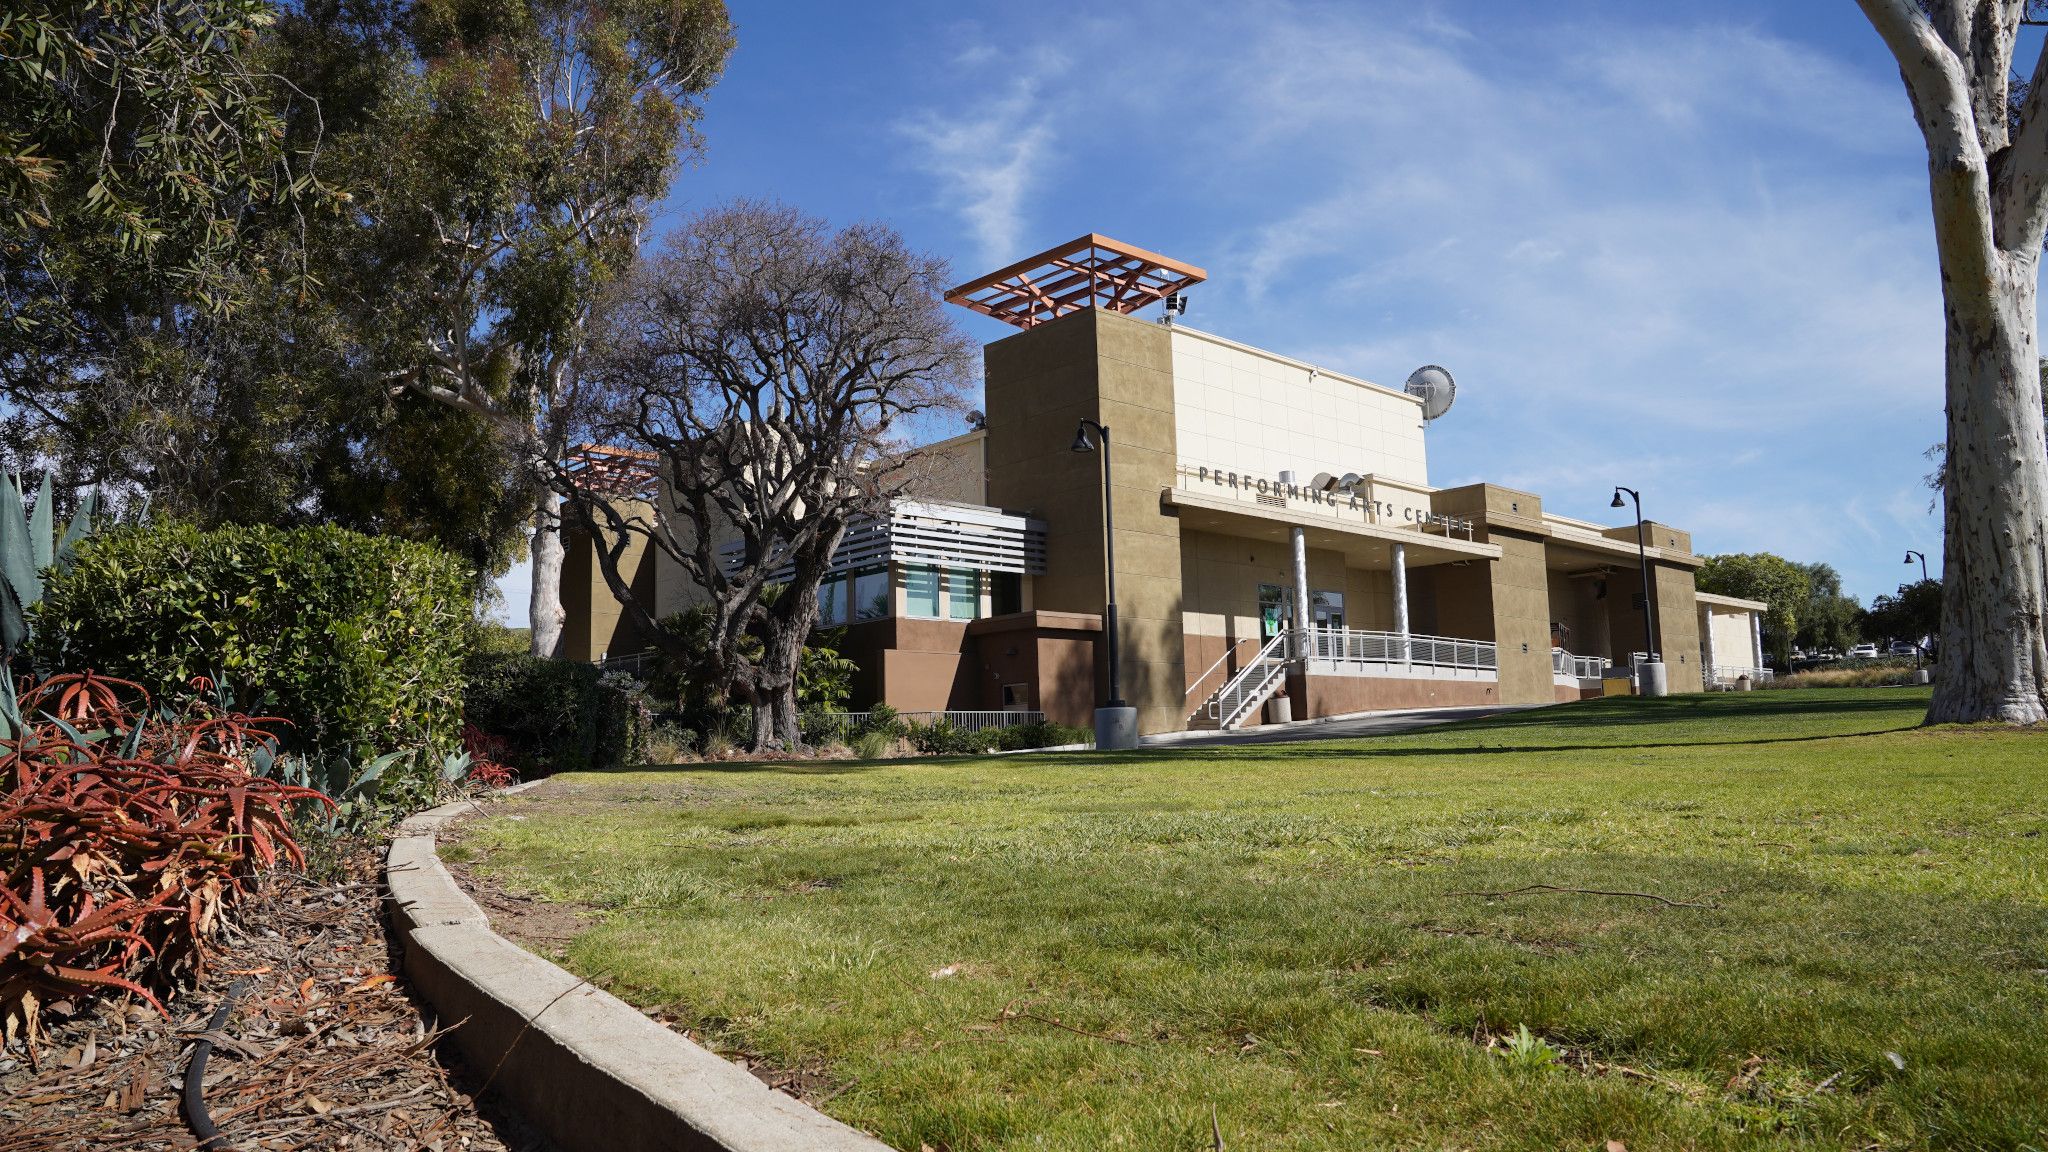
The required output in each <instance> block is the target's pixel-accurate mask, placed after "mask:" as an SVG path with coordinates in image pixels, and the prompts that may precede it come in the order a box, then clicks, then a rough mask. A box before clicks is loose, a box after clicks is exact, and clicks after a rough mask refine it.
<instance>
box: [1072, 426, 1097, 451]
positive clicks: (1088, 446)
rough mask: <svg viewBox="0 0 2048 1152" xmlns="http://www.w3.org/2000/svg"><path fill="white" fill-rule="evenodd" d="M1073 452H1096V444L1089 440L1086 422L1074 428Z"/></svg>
mask: <svg viewBox="0 0 2048 1152" xmlns="http://www.w3.org/2000/svg"><path fill="white" fill-rule="evenodd" d="M1073 450H1074V451H1076V452H1093V451H1095V442H1094V441H1093V440H1090V439H1089V438H1088V423H1087V421H1085V420H1084V421H1082V422H1081V423H1080V424H1078V425H1076V426H1075V428H1074V445H1073Z"/></svg>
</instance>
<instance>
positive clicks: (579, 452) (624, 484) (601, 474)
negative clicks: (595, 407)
mask: <svg viewBox="0 0 2048 1152" xmlns="http://www.w3.org/2000/svg"><path fill="white" fill-rule="evenodd" d="M655 459H656V457H655V455H654V453H652V452H640V451H636V450H634V449H631V448H613V447H609V446H607V445H603V444H578V445H577V446H576V447H575V449H574V450H573V451H571V452H570V453H569V457H568V459H566V460H564V461H563V462H562V464H563V468H564V470H565V471H567V472H568V473H569V475H570V479H571V482H572V483H574V484H575V485H576V487H578V488H581V489H582V490H584V491H585V492H592V493H596V494H598V495H601V496H623V497H629V498H631V499H635V500H652V499H653V498H654V493H655V492H656V490H657V489H658V488H659V484H658V479H659V478H658V477H657V475H656V474H655V471H654V461H655Z"/></svg>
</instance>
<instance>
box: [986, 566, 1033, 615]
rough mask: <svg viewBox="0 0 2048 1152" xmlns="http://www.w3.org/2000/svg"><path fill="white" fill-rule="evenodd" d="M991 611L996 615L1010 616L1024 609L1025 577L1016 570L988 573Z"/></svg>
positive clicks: (989, 606)
mask: <svg viewBox="0 0 2048 1152" xmlns="http://www.w3.org/2000/svg"><path fill="white" fill-rule="evenodd" d="M988 600H989V605H988V608H989V612H990V613H991V614H992V615H996V616H1008V615H1009V614H1010V613H1012V612H1022V611H1023V610H1024V577H1023V576H1022V575H1020V574H1018V573H1016V572H991V573H989V574H988Z"/></svg>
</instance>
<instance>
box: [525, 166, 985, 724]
mask: <svg viewBox="0 0 2048 1152" xmlns="http://www.w3.org/2000/svg"><path fill="white" fill-rule="evenodd" d="M946 273H947V269H946V266H945V264H944V262H943V261H940V260H938V259H936V258H934V257H931V256H927V255H924V254H922V253H919V252H916V251H913V250H912V249H911V248H910V247H909V246H908V245H907V244H906V243H905V242H904V240H903V238H902V237H901V236H899V235H898V234H897V233H896V232H894V231H893V230H891V229H889V228H886V227H882V226H879V225H871V224H858V225H854V226H853V227H850V228H847V229H845V230H843V231H838V232H834V231H832V230H831V229H830V228H829V227H828V226H827V225H826V224H825V222H824V221H822V220H818V219H815V218H812V217H807V216H804V215H802V214H801V213H798V212H797V211H795V210H794V209H791V208H788V207H785V206H782V205H777V204H769V203H759V202H749V201H741V202H737V203H734V204H731V205H727V206H724V207H719V208H715V209H712V210H710V211H707V212H704V213H702V214H700V215H697V216H695V217H693V218H692V219H691V220H689V221H688V222H687V223H686V224H685V225H684V226H683V227H682V228H681V229H680V230H679V231H678V232H676V233H674V234H673V235H672V236H671V237H670V238H669V240H668V243H667V246H666V248H665V250H664V251H663V253H662V254H661V255H660V256H659V257H657V258H655V259H654V260H652V261H650V262H648V263H647V264H645V265H643V267H642V268H641V270H640V271H639V272H638V273H637V274H636V275H635V276H634V278H633V279H632V280H631V281H629V282H628V284H627V285H626V288H625V291H624V292H622V293H621V294H620V296H619V298H618V299H617V300H616V301H615V305H614V307H613V309H612V310H611V311H610V312H609V314H608V315H607V318H606V319H607V323H606V326H605V328H604V329H603V332H602V335H601V336H600V337H599V338H598V340H597V341H596V343H595V344H594V345H593V346H594V347H596V348H599V349H601V352H600V353H599V355H598V356H597V358H596V359H595V360H594V362H593V364H592V365H591V370H592V375H593V378H594V380H595V382H596V383H595V385H594V388H593V391H594V392H595V393H596V395H595V396H593V397H592V399H591V404H592V407H593V408H595V409H596V410H599V411H601V412H602V413H603V415H602V416H601V417H599V418H598V419H596V420H595V421H594V422H593V424H592V425H591V427H590V428H589V434H590V435H591V437H592V438H593V439H597V440H601V441H603V442H606V443H608V444H611V445H614V446H619V447H627V448H633V449H638V450H641V451H645V452H648V453H650V454H651V455H652V462H653V463H654V465H655V467H656V470H657V472H658V474H659V478H660V484H661V492H660V494H659V495H658V496H657V497H656V499H655V501H654V504H653V508H654V513H653V515H652V516H651V518H650V517H647V516H642V515H634V514H632V513H631V512H629V511H628V510H627V506H624V505H621V504H618V503H614V502H612V501H609V500H607V499H605V498H604V497H603V496H602V495H601V494H598V493H594V492H591V491H589V490H588V489H586V488H584V487H582V486H579V485H578V484H577V483H576V482H575V480H576V478H575V475H574V474H573V473H571V472H569V471H567V470H563V471H561V472H559V473H558V476H557V490H558V491H560V492H561V493H562V495H563V496H564V497H565V505H564V508H565V512H566V514H567V515H568V516H569V517H570V519H571V521H572V522H575V523H579V524H581V525H582V526H584V527H585V528H586V529H587V530H589V531H590V533H591V536H592V538H593V539H595V540H599V541H601V542H602V543H601V545H600V547H599V548H598V561H599V567H600V568H601V569H602V571H603V573H604V578H605V582H606V584H607V585H609V586H610V588H611V590H612V594H613V595H614V596H616V597H617V598H618V599H619V601H620V603H621V604H622V605H624V606H625V611H626V612H627V613H628V614H629V616H630V617H631V618H632V619H633V620H634V622H635V623H636V624H637V625H638V626H639V627H640V628H641V630H642V632H643V633H644V634H645V635H648V636H650V637H653V638H654V641H655V643H656V644H657V645H659V646H661V647H662V648H663V649H664V650H665V651H667V652H668V653H669V654H670V655H672V656H674V657H676V658H679V659H683V660H690V661H695V662H698V663H701V664H703V665H706V666H707V671H708V672H709V676H708V677H707V678H708V679H709V680H711V681H712V682H713V683H718V684H723V685H726V686H727V692H728V694H729V698H730V699H733V700H736V701H740V702H744V703H747V704H751V705H753V706H754V734H753V743H754V746H755V747H756V748H757V749H759V748H765V747H770V746H772V745H774V744H776V743H780V744H782V745H783V746H786V747H795V746H797V745H798V744H799V743H800V735H799V732H798V728H797V709H796V673H797V665H798V662H799V660H800V659H801V657H802V654H803V645H804V641H805V639H806V638H807V637H808V635H809V633H810V630H811V626H812V624H813V622H814V621H815V620H816V618H817V609H818V586H819V583H820V582H821V581H822V580H823V578H824V575H825V572H826V569H827V568H828V567H829V565H830V563H831V559H832V554H833V552H834V551H836V550H837V549H838V547H839V542H840V540H841V538H842V537H843V536H844V534H845V531H846V527H847V524H848V523H849V522H850V521H851V520H853V519H854V518H855V517H858V516H862V515H878V514H883V513H884V512H885V511H886V508H887V505H888V502H889V501H890V500H891V499H892V498H894V497H895V496H897V495H900V494H903V493H904V492H905V491H906V490H907V489H908V488H909V487H911V486H912V485H913V484H914V482H915V480H916V466H915V463H914V459H915V458H914V457H907V456H906V455H905V454H904V452H903V450H902V448H903V445H902V444H901V443H900V441H899V431H900V425H901V424H902V423H903V421H904V420H905V419H906V418H909V417H913V416H917V415H920V414H932V413H943V412H953V411H958V410H959V409H960V408H962V407H963V405H964V396H963V390H964V387H965V385H966V384H967V382H968V381H969V380H970V379H971V377H972V366H973V355H972V353H973V346H972V344H971V343H970V342H969V341H968V340H967V338H966V337H965V335H963V334H962V333H961V331H960V330H959V328H958V327H957V326H956V325H955V324H954V323H953V321H952V320H951V319H950V318H949V317H948V316H947V315H946V313H945V312H944V310H943V305H942V304H941V303H940V293H941V291H943V289H944V287H945V284H946V280H947V275H946ZM636 536H637V537H644V538H645V539H646V540H647V542H648V544H649V546H650V547H651V548H654V549H657V550H659V551H660V552H661V553H662V554H665V555H667V556H668V557H670V558H671V559H673V560H674V561H675V562H676V563H677V564H678V565H680V566H681V568H682V569H683V571H684V572H685V573H687V574H688V575H689V577H690V579H691V580H692V581H694V582H695V583H696V584H697V585H698V587H700V588H702V589H703V590H704V593H705V600H706V605H707V608H708V615H709V620H708V624H709V627H708V628H707V630H706V638H705V639H703V640H701V641H700V642H699V643H698V644H691V643H689V642H686V641H684V640H682V639H681V638H679V637H676V636H673V635H670V634H668V633H666V632H664V631H663V630H662V629H661V628H660V627H659V626H658V623H657V622H656V621H655V620H654V619H653V617H652V613H651V612H650V611H649V607H648V606H647V605H643V604H641V603H639V602H638V601H636V600H635V599H634V598H633V597H632V595H631V590H630V582H631V579H632V575H633V574H632V573H631V572H630V571H622V570H621V557H622V556H623V555H624V554H625V552H626V549H627V547H628V546H629V544H630V543H631V541H632V539H633V538H634V537H636ZM727 544H736V546H737V549H738V553H739V554H738V556H737V558H736V561H737V562H736V563H732V562H727V558H725V557H723V556H722V555H721V550H722V547H723V546H725V545H727ZM785 568H786V569H788V572H789V575H788V576H787V577H786V579H784V580H783V581H781V582H780V587H779V589H778V591H777V592H776V593H775V594H773V595H768V596H764V595H763V594H764V592H767V591H768V590H769V588H770V584H771V577H773V576H774V575H775V574H776V573H778V572H779V571H781V570H783V569H785ZM749 637H752V638H754V639H756V640H758V642H759V644H758V655H756V654H754V649H755V646H754V645H752V644H750V643H749V642H748V640H749Z"/></svg>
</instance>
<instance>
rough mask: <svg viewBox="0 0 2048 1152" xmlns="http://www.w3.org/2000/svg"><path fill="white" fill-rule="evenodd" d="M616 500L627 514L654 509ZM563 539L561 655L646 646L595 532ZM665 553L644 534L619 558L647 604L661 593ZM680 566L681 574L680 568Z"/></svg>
mask: <svg viewBox="0 0 2048 1152" xmlns="http://www.w3.org/2000/svg"><path fill="white" fill-rule="evenodd" d="M615 503H616V506H617V507H619V508H620V510H621V511H622V512H623V513H624V514H626V515H628V516H634V515H639V516H645V515H647V514H649V513H650V512H651V511H652V509H651V508H649V506H648V505H647V504H646V503H644V502H642V501H638V500H631V501H617V502H615ZM562 544H563V555H562V582H561V595H562V611H563V620H562V641H561V648H560V650H559V651H558V652H557V653H556V655H557V656H558V657H560V658H561V659H564V660H579V661H586V662H587V661H592V660H596V659H599V658H600V657H602V656H604V655H606V654H611V655H629V654H631V653H634V652H639V651H642V650H643V649H645V648H647V647H648V644H647V642H646V641H645V640H644V639H642V638H641V636H640V631H639V629H638V628H635V627H634V626H633V623H632V621H630V620H628V619H626V618H625V609H624V608H623V607H621V606H620V604H619V601H618V598H617V597H615V596H613V595H612V590H611V585H610V584H608V583H606V581H605V578H604V569H603V567H602V566H601V565H600V564H599V563H598V559H597V550H596V547H595V546H594V545H593V543H592V541H591V538H590V535H589V534H588V533H586V532H583V531H582V530H580V529H575V528H572V529H569V530H567V531H566V532H564V533H563V541H562ZM660 555H661V554H660V551H659V550H658V549H657V550H653V551H651V552H650V550H649V549H648V547H647V538H646V537H645V536H640V535H634V536H633V537H632V538H631V539H630V540H629V541H628V542H627V544H626V550H625V552H624V553H623V554H622V555H620V557H619V568H620V570H621V572H622V574H623V573H630V575H629V576H628V577H627V578H628V580H629V581H630V583H631V587H632V589H633V596H634V598H635V599H637V600H639V601H640V602H641V603H642V604H654V603H656V602H658V601H659V600H660V598H661V588H660V580H659V568H660V565H659V564H658V563H657V561H658V559H659V558H660ZM676 571H677V574H678V575H680V571H681V570H680V569H677V570H676Z"/></svg>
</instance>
